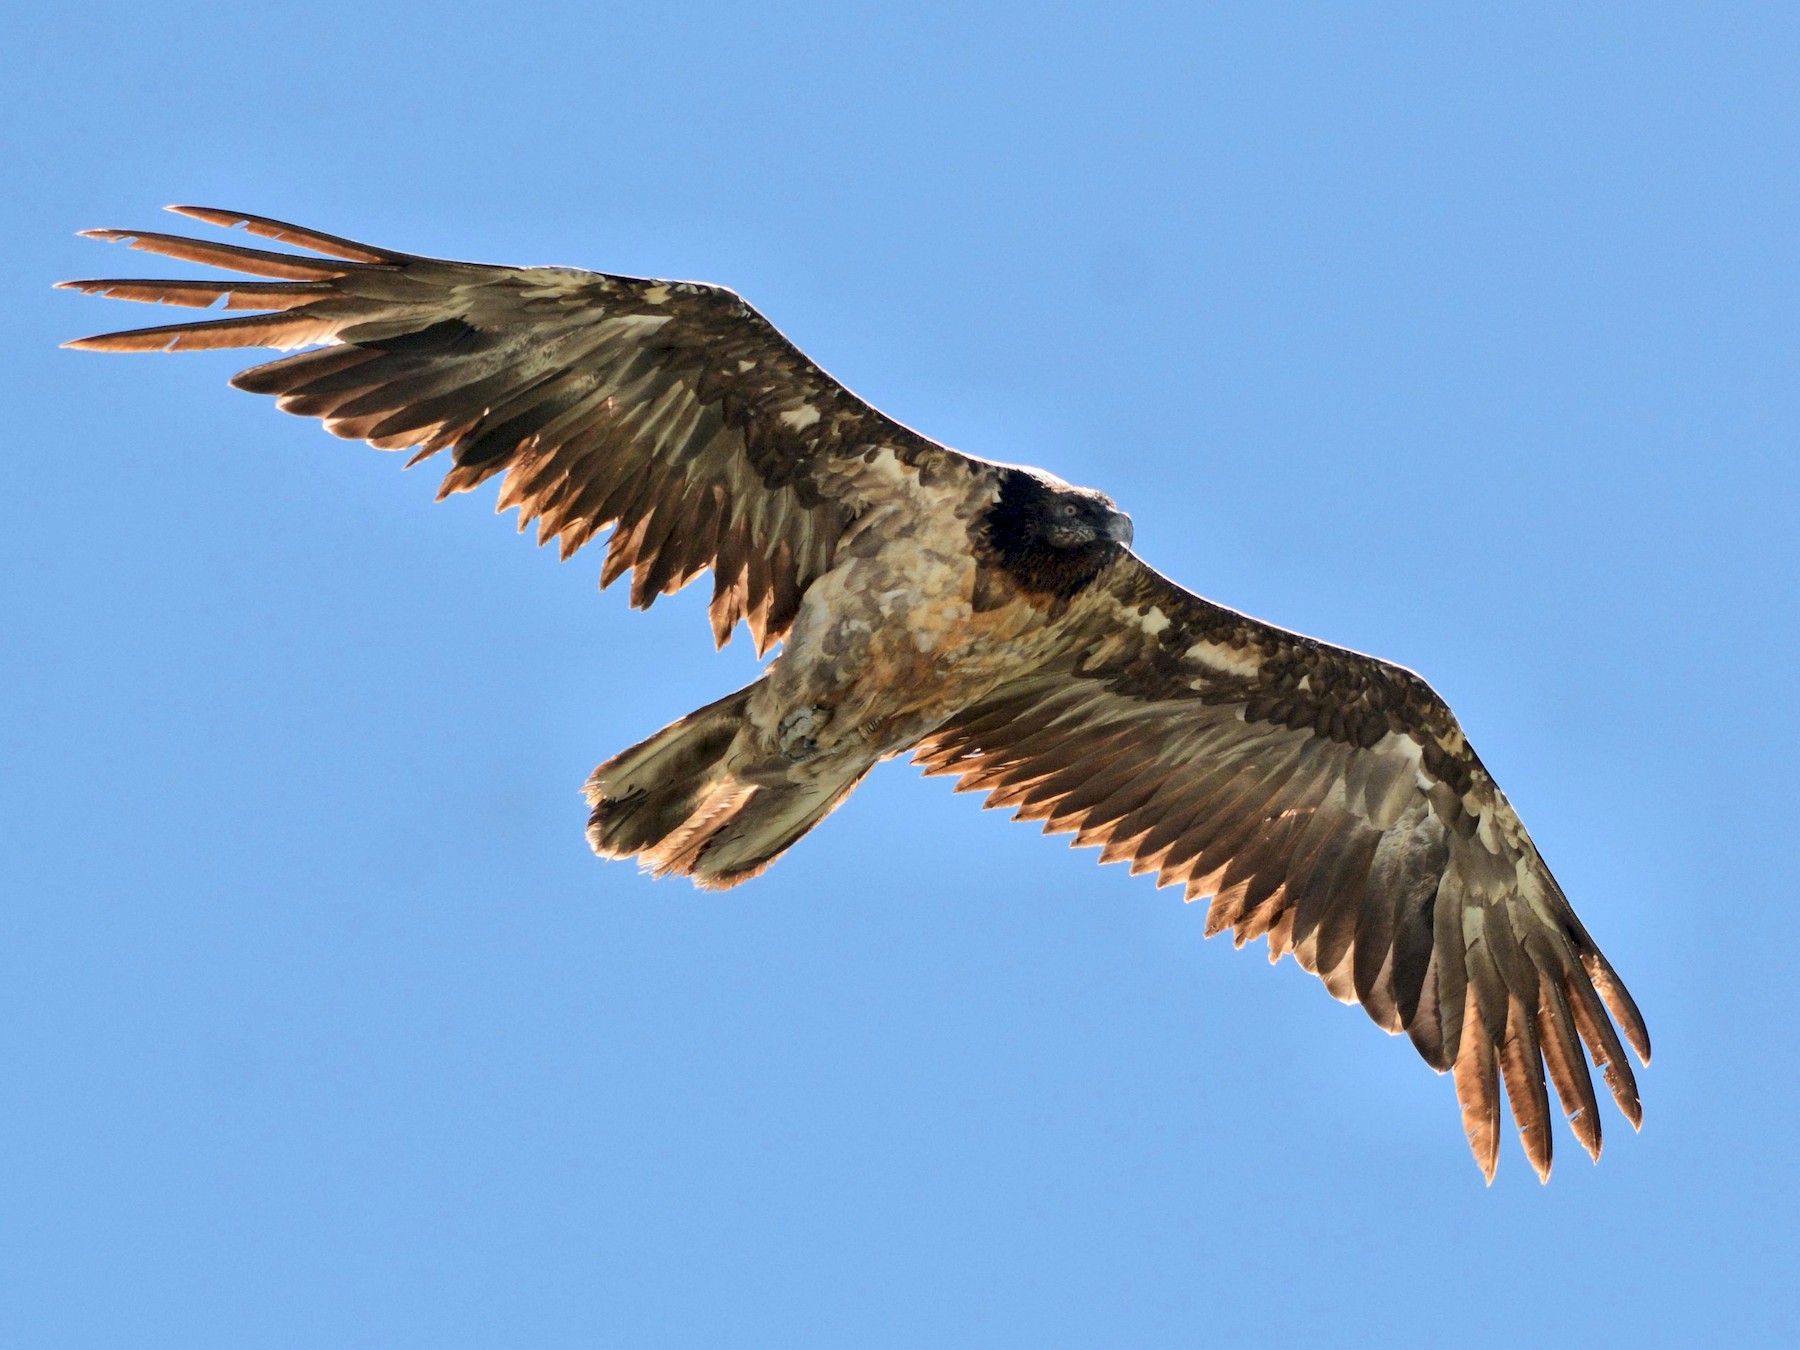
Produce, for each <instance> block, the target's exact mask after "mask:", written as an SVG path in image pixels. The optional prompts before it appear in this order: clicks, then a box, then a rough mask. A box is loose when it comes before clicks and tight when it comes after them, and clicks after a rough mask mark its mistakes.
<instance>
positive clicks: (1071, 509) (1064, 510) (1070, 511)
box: [1056, 502, 1075, 516]
mask: <svg viewBox="0 0 1800 1350" xmlns="http://www.w3.org/2000/svg"><path fill="white" fill-rule="evenodd" d="M1056 514H1057V515H1059V516H1073V515H1074V514H1075V503H1074V502H1064V503H1063V504H1062V505H1061V506H1059V507H1057V508H1056Z"/></svg>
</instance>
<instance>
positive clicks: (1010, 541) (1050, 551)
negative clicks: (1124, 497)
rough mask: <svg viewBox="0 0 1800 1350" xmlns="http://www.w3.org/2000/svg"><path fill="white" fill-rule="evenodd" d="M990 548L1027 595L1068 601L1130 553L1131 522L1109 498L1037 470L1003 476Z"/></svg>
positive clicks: (990, 520) (991, 513)
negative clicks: (1115, 559) (1039, 594)
mask: <svg viewBox="0 0 1800 1350" xmlns="http://www.w3.org/2000/svg"><path fill="white" fill-rule="evenodd" d="M986 535H987V543H988V547H989V548H991V549H992V550H993V552H994V553H995V554H996V555H997V559H998V561H999V562H1000V563H1001V565H1002V566H1003V567H1005V568H1006V570H1007V571H1009V572H1011V573H1013V575H1014V576H1015V578H1016V579H1018V580H1019V581H1020V583H1021V584H1022V585H1024V586H1025V587H1026V589H1028V590H1049V591H1054V592H1056V593H1057V594H1061V595H1065V596H1066V595H1069V594H1073V592H1074V591H1075V590H1079V589H1080V588H1081V587H1082V586H1085V585H1086V584H1087V582H1088V581H1091V580H1092V579H1093V578H1094V576H1095V575H1097V574H1098V573H1099V571H1100V569H1101V568H1102V567H1103V566H1105V564H1106V563H1107V562H1109V561H1110V560H1111V559H1112V558H1113V557H1114V556H1115V555H1116V554H1118V553H1120V552H1122V551H1123V550H1125V549H1128V548H1130V547H1131V517H1130V516H1128V515H1126V514H1125V513H1124V512H1123V511H1121V510H1119V508H1118V506H1117V505H1115V504H1114V502H1113V500H1112V498H1111V497H1108V496H1107V495H1106V494H1105V493H1104V492H1095V491H1094V490H1093V489H1092V488H1079V487H1071V486H1070V485H1069V484H1067V483H1065V482H1063V481H1062V480H1060V479H1057V478H1053V477H1051V476H1050V475H1049V474H1046V473H1043V472H1042V471H1040V470H1035V469H1032V470H1026V469H1012V468H1008V469H1005V470H1002V474H1001V480H1000V495H999V498H998V500H996V501H995V502H994V504H993V506H991V507H990V508H989V509H988V513H987V518H986Z"/></svg>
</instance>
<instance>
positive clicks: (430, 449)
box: [62, 207, 976, 651]
mask: <svg viewBox="0 0 1800 1350" xmlns="http://www.w3.org/2000/svg"><path fill="white" fill-rule="evenodd" d="M170 209H171V210H175V211H178V212H180V213H181V214H183V215H187V216H190V217H193V218H195V219H198V220H201V221H204V222H206V223H208V224H213V225H220V226H226V227H230V226H243V227H245V228H247V229H248V230H249V231H250V232H251V233H253V234H256V235H260V236H263V237H265V238H269V239H272V240H275V241H278V242H281V243H287V244H292V245H295V246H297V247H300V248H304V249H309V250H312V251H313V252H315V253H318V254H321V255H324V256H321V257H308V256H305V255H302V254H298V253H287V252H274V251H267V250H263V249H253V248H245V247H241V246H238V245H236V244H226V243H220V242H214V241H207V240H198V239H190V238H185V237H181V236H176V235H167V234H156V233H146V232H136V231H122V230H94V231H89V232H88V233H89V234H91V235H92V236H93V237H96V238H101V239H107V240H117V241H123V242H128V243H130V244H131V245H132V246H133V247H135V248H138V249H142V250H145V251H147V252H151V253H159V254H164V255H166V256H169V257H173V258H180V259H185V260H187V261H190V262H197V263H203V264H208V265H211V266H215V267H221V268H227V269H230V270H233V271H237V272H243V273H249V274H251V275H253V276H257V277H264V278H272V279H271V280H261V281H240V280H231V279H226V280H219V281H211V280H207V281H188V280H179V281H159V280H93V281H72V282H64V283H62V284H63V285H64V286H66V287H70V288H73V289H77V290H82V291H86V292H89V293H93V294H101V295H109V296H113V297H116V298H119V299H126V300H143V301H153V302H159V303H163V304H172V305H184V306H190V307H204V306H210V305H215V304H218V303H219V302H221V301H222V302H223V304H224V307H225V308H226V309H242V310H259V311H265V312H262V313H256V314H250V315H246V316H241V317H231V318H217V319H208V320H202V321H200V322H196V323H177V324H169V325H164V326H160V327H155V328H143V329H137V330H134V331H131V332H122V333H110V334H106V335H103V336H100V337H92V338H82V339H79V340H77V341H75V342H72V343H70V344H68V345H70V346H73V347H78V348H83V349H87V350H95V351H175V350H187V349H196V348H223V347H274V348H282V349H289V348H309V349H310V350H305V351H301V352H298V353H297V354H294V355H290V356H285V357H283V358H281V359H279V360H276V361H272V362H269V363H268V364H265V365H260V366H256V367H254V368H252V369H250V370H246V371H244V372H242V373H241V374H239V375H238V376H237V377H236V378H235V379H234V380H233V381H232V383H233V384H234V385H236V386H237V387H238V388H240V389H247V390H249V391H251V392H253V393H260V394H273V395H275V397H276V400H277V403H278V405H279V406H280V407H281V408H283V409H285V410H286V411H288V412H292V413H298V414H300V415H302V416H309V417H317V418H319V419H321V420H322V421H323V422H324V424H325V426H326V427H327V428H328V429H329V430H330V431H332V432H333V433H335V434H336V435H339V436H343V437H347V438H350V439H361V440H366V441H368V442H370V443H371V444H373V445H375V446H377V447H379V448H381V449H387V450H398V449H410V448H414V447H416V448H417V453H416V454H415V455H414V457H413V459H414V462H416V461H417V460H418V459H422V458H425V457H427V456H430V455H433V454H436V453H437V452H438V451H440V450H444V449H448V450H449V451H450V452H451V460H452V467H451V469H450V471H449V473H448V475H447V476H446V477H445V479H444V483H443V488H442V492H441V493H440V495H446V494H449V493H452V492H460V491H466V490H467V489H469V488H473V487H475V486H476V485H477V484H479V483H481V482H484V481H485V480H487V479H488V478H491V477H494V476H495V475H499V474H504V475H505V482H504V484H503V486H502V488H501V493H500V509H502V510H504V509H506V508H507V507H510V506H517V507H518V508H519V522H520V528H521V529H523V528H524V526H525V525H526V524H527V523H528V522H530V521H532V520H536V521H537V522H538V538H539V542H540V543H541V542H544V541H547V540H548V539H550V538H553V537H554V538H556V539H557V540H558V541H559V544H560V547H561V551H562V554H563V556H564V557H567V556H569V555H570V554H571V553H573V552H574V551H575V550H576V549H578V548H580V547H581V546H582V545H583V544H584V543H586V542H587V541H588V539H589V538H591V537H592V536H593V535H594V534H596V533H598V532H599V531H601V530H603V529H605V528H606V527H607V526H609V525H611V526H613V527H614V528H613V532H612V536H611V542H610V547H609V551H608V554H607V558H606V562H605V564H604V567H603V570H602V573H601V580H602V584H610V583H611V582H612V581H614V580H616V579H617V578H618V577H620V576H621V575H623V574H624V573H625V572H627V571H633V572H634V575H633V577H632V585H631V600H632V603H633V604H635V605H638V606H647V605H648V604H650V603H651V601H653V600H654V599H655V598H656V596H658V595H662V594H667V593H669V592H671V591H674V590H677V589H679V588H680V587H681V586H683V585H685V584H686V583H687V582H689V581H691V580H692V579H693V578H694V577H696V576H697V575H698V574H699V573H701V572H702V571H704V570H705V569H707V568H708V567H710V568H712V569H713V572H714V579H713V601H712V609H711V620H712V628H713V633H714V637H715V639H716V640H717V641H718V642H720V643H721V644H723V643H724V642H725V641H726V640H727V639H728V638H729V636H730V634H731V631H732V629H733V628H734V627H735V625H736V623H737V622H738V620H739V619H742V620H744V621H745V622H746V623H747V624H748V625H749V628H750V631H751V635H752V638H753V639H754V641H755V642H756V645H757V648H758V650H759V651H761V650H766V649H767V647H769V646H770V645H771V644H772V643H774V642H775V641H777V640H778V639H779V638H780V637H781V636H782V634H783V633H784V632H786V630H787V628H788V626H789V625H790V624H791V623H792V621H793V618H794V614H795V611H796V609H797V608H798V605H799V599H800V596H801V594H802V593H803V592H804V591H805V590H806V588H807V586H808V585H809V584H810V582H811V581H812V580H813V579H814V578H815V577H816V576H818V575H819V573H821V572H822V571H824V570H825V569H826V568H827V567H828V566H829V565H830V559H831V554H832V549H833V548H834V546H835V545H836V543H837V540H838V536H839V535H840V533H841V532H842V531H843V529H844V527H845V525H846V523H847V522H848V520H849V519H850V518H851V516H852V515H853V514H854V513H855V512H856V511H857V510H859V509H861V508H863V507H865V506H866V505H868V502H867V501H866V500H863V499H861V497H862V494H866V492H867V491H868V490H869V484H870V483H871V481H872V476H871V475H869V474H862V475H860V476H859V475H858V474H856V473H854V472H853V470H854V469H855V468H856V467H857V466H858V465H859V464H862V463H865V462H871V461H872V460H873V459H874V458H875V456H876V454H877V452H878V450H880V449H883V448H885V449H888V450H891V451H892V452H893V456H892V459H891V460H888V461H886V462H887V463H889V464H901V465H904V466H906V467H907V468H909V469H911V470H917V469H918V468H920V467H921V466H925V465H928V464H930V463H933V462H935V463H937V464H938V465H947V464H948V463H949V462H950V461H955V462H956V463H957V464H959V465H962V466H968V467H972V466H973V465H974V464H975V463H976V461H973V460H972V459H971V458H970V457H966V456H961V455H958V454H956V452H954V451H950V450H947V449H945V448H944V447H942V446H940V445H938V444H936V443H935V442H933V441H931V440H929V439H927V438H926V437H924V436H921V435H919V434H918V433H916V432H914V431H912V430H910V429H909V428H907V427H905V426H902V425H901V424H900V423H898V422H895V421H893V420H892V419H890V418H888V417H886V416H884V415H883V414H882V413H880V412H878V411H876V410H875V409H873V408H871V407H870V406H869V405H868V404H866V403H864V402H863V401H862V400H861V399H859V398H857V397H856V396H855V395H854V394H852V393H850V391H849V390H847V389H845V388H844V387H843V386H842V385H840V384H838V383H837V382H836V381H835V380H833V379H832V378H831V377H830V376H828V375H826V374H825V373H824V372H823V371H822V370H820V369H819V367H818V366H816V365H814V364H813V363H812V362H811V361H810V360H808V359H807V357H806V356H805V355H804V354H803V353H802V352H800V351H799V350H798V349H797V348H796V347H795V346H794V345H793V344H792V343H790V342H788V341H787V339H786V338H784V337H783V336H782V335H781V334H780V333H779V332H778V331H776V329H775V328H774V327H773V326H772V325H771V324H770V323H769V322H768V321H767V320H765V319H764V318H763V317H762V316H761V315H760V314H758V313H757V312H756V311H755V310H753V309H752V308H750V306H749V305H747V304H746V303H745V302H744V301H743V300H741V299H739V298H738V296H736V295H735V294H733V293H732V292H730V291H728V290H725V289H722V288H720V287H715V286H705V285H698V284H695V283H690V282H665V281H652V280H643V279H639V278H634V277H619V276H609V275H605V274H601V273H595V272H585V271H579V270H576V269H572V268H549V267H542V268H520V267H495V266H488V265H483V264H475V263H458V262H447V261H442V260H439V259H434V258H423V257H417V256H414V255H411V254H405V253H397V252H394V251H391V250H388V249H381V248H374V247H371V246H369V245H366V244H359V243H355V242H352V241H350V240H347V239H340V238H338V237H336V236H334V235H327V234H321V233H319V232H317V231H312V230H306V229H302V228H299V227H297V226H292V225H285V224H282V223H281V222H279V221H273V220H267V219H264V218H262V217H259V216H250V215H245V214H243V213H240V212H235V211H217V210H211V209H207V208H199V207H172V208H170Z"/></svg>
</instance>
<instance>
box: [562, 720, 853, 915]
mask: <svg viewBox="0 0 1800 1350" xmlns="http://www.w3.org/2000/svg"><path fill="white" fill-rule="evenodd" d="M754 689H755V686H754V685H752V686H751V687H750V688H748V689H740V690H739V691H738V692H737V693H735V694H732V695H730V696H729V697H727V698H722V699H720V700H719V701H718V702H717V703H712V704H709V705H707V706H706V707H704V708H701V709H700V710H699V711H698V712H693V713H689V714H688V715H687V716H686V717H684V718H682V719H681V720H680V721H678V722H675V723H672V724H671V725H669V726H667V727H664V728H663V729H662V730H661V731H659V732H657V733H656V734H655V735H654V736H652V737H650V738H649V739H648V740H646V741H643V742H642V743H640V744H638V745H634V746H633V747H632V748H631V749H629V750H626V751H624V752H622V753H621V754H618V755H615V756H614V757H613V758H612V759H609V760H608V761H607V762H606V763H604V764H602V765H601V766H600V767H599V768H597V769H595V770H594V773H593V776H592V777H591V778H589V779H588V784H587V796H588V802H589V804H590V805H591V806H592V808H593V811H592V814H591V815H590V816H589V817H588V842H589V843H591V844H592V845H593V847H594V851H595V852H596V853H598V854H600V855H601V856H602V857H606V858H630V857H636V858H637V859H638V861H639V863H640V864H641V865H642V866H643V868H644V869H645V870H646V871H649V872H652V873H654V874H655V875H657V876H670V875H674V876H686V877H692V878H693V880H694V882H695V884H696V885H699V886H702V887H705V888H706V889H708V890H724V889H725V888H727V887H730V886H735V885H737V884H738V883H739V882H741V881H747V880H749V879H750V878H751V877H753V876H756V875H757V874H758V873H759V872H761V871H762V870H763V869H764V868H766V867H767V866H768V865H769V864H770V863H772V862H774V861H775V859H776V858H777V857H779V856H780V855H781V854H782V853H784V852H785V851H786V850H787V849H788V848H790V847H791V846H792V845H793V844H794V842H795V841H796V840H798V839H799V838H800V837H801V836H802V835H804V834H805V833H806V832H807V831H808V830H810V829H812V827H813V826H814V825H816V824H818V823H819V821H821V820H823V819H824V818H825V817H826V816H827V815H829V814H830V813H831V811H832V809H833V808H834V807H836V806H837V805H838V803H839V802H841V801H843V799H844V798H845V797H846V796H848V795H849V793H850V790H851V789H852V788H854V787H855V786H856V785H857V783H859V782H861V781H862V778H863V775H864V774H866V773H867V772H868V771H869V768H870V764H869V763H867V762H863V761H861V760H857V761H852V762H837V763H812V764H805V765H794V766H792V767H791V769H790V771H789V776H778V777H773V778H771V777H770V776H768V775H766V774H763V773H760V772H759V773H757V774H756V775H755V777H754V779H753V780H749V779H745V778H740V777H739V776H737V775H735V774H733V772H732V771H731V768H730V766H729V764H728V762H727V760H728V757H729V755H730V751H731V749H732V746H733V744H734V743H735V741H736V739H737V734H738V731H739V730H740V728H741V727H742V726H743V722H744V713H745V710H746V708H747V706H748V704H749V701H750V694H751V692H752V691H753V690H754Z"/></svg>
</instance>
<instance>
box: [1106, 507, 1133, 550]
mask: <svg viewBox="0 0 1800 1350" xmlns="http://www.w3.org/2000/svg"><path fill="white" fill-rule="evenodd" d="M1105 536H1106V538H1108V539H1110V540H1112V542H1113V543H1115V544H1121V545H1123V546H1124V547H1126V548H1130V547H1131V517H1130V516H1128V515H1126V514H1125V513H1124V512H1123V511H1114V512H1113V513H1112V514H1111V515H1109V516H1108V517H1107V518H1106V530H1105Z"/></svg>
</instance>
